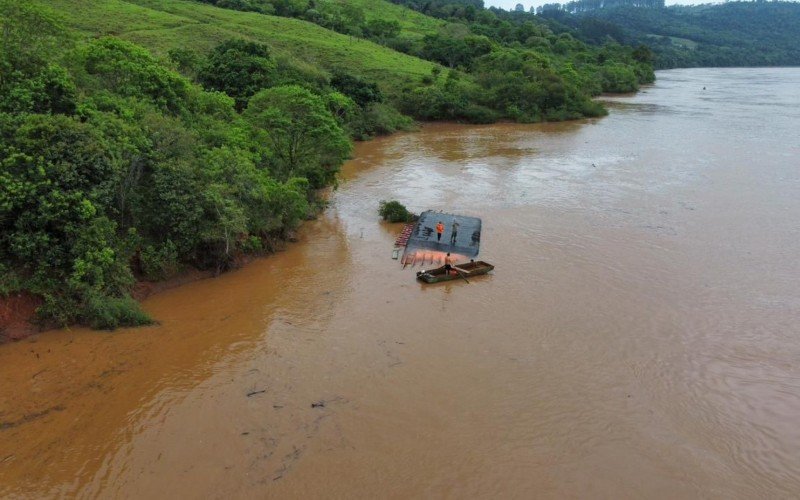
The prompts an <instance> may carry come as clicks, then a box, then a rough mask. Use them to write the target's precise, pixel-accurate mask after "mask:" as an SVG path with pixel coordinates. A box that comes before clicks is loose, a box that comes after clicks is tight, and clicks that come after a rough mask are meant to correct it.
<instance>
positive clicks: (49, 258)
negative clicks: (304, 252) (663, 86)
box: [0, 0, 652, 336]
mask: <svg viewBox="0 0 800 500" xmlns="http://www.w3.org/2000/svg"><path fill="white" fill-rule="evenodd" d="M122 4H124V7H125V10H124V12H119V13H117V12H115V11H114V10H113V9H115V8H119V7H120V5H122ZM393 7H395V8H399V7H397V6H393ZM157 8H163V9H166V8H167V7H164V6H163V5H162V4H161V3H158V2H148V1H146V0H141V1H131V2H129V3H126V2H118V1H111V0H108V1H99V2H97V5H96V6H94V7H93V8H92V9H91V10H90V11H86V10H80V9H78V8H77V4H76V2H75V1H74V0H54V1H52V2H37V1H32V2H22V3H20V2H13V1H11V0H0V36H2V44H1V45H0V336H2V335H3V330H4V329H6V330H8V328H9V325H10V324H12V323H15V322H16V323H19V320H20V315H25V314H31V312H32V311H34V310H35V315H34V319H35V321H36V322H38V324H39V325H42V326H61V325H68V324H76V323H77V324H84V325H89V326H91V327H94V328H102V329H113V328H116V327H120V326H133V325H143V324H148V323H150V322H151V321H152V319H151V318H149V317H148V316H147V314H145V313H144V312H143V311H142V309H141V308H140V306H139V304H138V302H137V301H136V300H134V298H133V291H134V286H135V284H136V283H137V282H158V281H164V280H170V279H175V277H176V276H180V275H182V274H184V273H186V271H187V270H200V271H202V272H205V273H210V274H215V273H219V272H223V271H225V270H227V269H229V268H231V267H233V266H235V265H237V263H239V262H241V261H242V260H243V259H245V258H246V256H247V255H259V254H263V253H265V252H270V251H274V250H275V249H276V247H277V246H278V245H279V242H281V241H282V240H284V239H286V238H287V237H289V236H290V235H291V234H292V233H293V231H295V230H296V228H297V227H298V225H299V224H300V223H301V222H302V221H303V220H305V219H307V218H309V217H310V216H313V213H314V211H315V210H317V209H319V207H320V206H321V202H320V201H319V200H318V198H317V196H316V193H317V192H318V191H319V190H320V189H322V188H325V187H326V186H330V185H332V184H334V183H335V180H336V174H337V172H338V170H339V168H340V166H341V165H342V163H343V162H344V161H345V160H346V159H347V158H349V156H350V155H351V151H352V140H353V139H356V140H358V139H366V138H369V137H373V136H375V135H379V134H387V133H392V132H394V131H397V130H405V129H409V128H410V127H412V125H413V121H412V118H411V117H409V116H408V114H411V115H412V116H414V117H416V118H421V119H453V118H456V119H464V120H467V121H475V122H486V121H493V120H496V119H499V118H513V119H517V120H520V121H538V120H542V119H567V118H578V117H582V116H595V115H599V114H602V113H603V110H602V107H601V106H600V105H599V104H597V103H594V102H592V101H591V99H590V96H591V95H593V94H595V93H597V92H600V91H602V90H608V89H606V88H604V86H605V84H603V83H597V82H595V81H593V80H592V78H593V76H592V75H595V76H597V75H601V73H602V74H605V75H606V76H603V77H602V78H606V79H611V80H613V79H615V78H619V79H621V80H620V81H624V80H626V79H631V78H632V80H631V81H630V82H629V83H631V85H633V84H634V83H636V85H638V82H640V81H646V80H647V79H648V78H649V76H648V74H652V69H651V68H650V67H649V66H648V65H647V63H646V62H642V61H639V62H637V61H636V60H635V59H634V58H633V55H632V54H633V53H634V51H633V50H631V49H629V48H627V47H623V46H619V45H614V46H609V47H595V48H591V49H590V48H587V47H588V46H585V45H577V44H578V43H579V42H577V41H575V40H574V39H567V38H564V37H562V36H561V35H559V37H560V38H559V40H560V41H563V42H564V44H566V45H564V44H562V46H564V47H567V46H573V45H574V46H575V47H583V48H582V49H581V50H582V51H584V55H585V56H587V57H595V56H596V55H597V54H601V53H604V54H606V56H605V57H606V59H604V61H611V62H610V63H609V64H608V65H605V64H604V63H601V64H600V65H599V66H598V65H597V61H596V60H595V59H593V61H594V62H592V63H591V64H590V65H589V66H591V67H592V68H594V69H592V70H591V71H590V70H588V69H586V68H585V67H583V66H581V64H579V63H578V62H577V61H578V59H575V61H573V62H574V63H575V64H573V62H570V61H569V60H568V55H569V54H570V50H571V49H569V48H568V47H567V48H564V54H562V56H559V57H555V56H552V55H551V54H550V52H543V53H542V54H543V55H542V54H539V55H537V52H536V51H534V50H532V49H530V48H529V47H524V46H521V45H519V44H514V43H511V42H509V43H505V42H504V43H501V42H498V41H497V40H495V39H493V38H491V37H485V38H486V39H485V40H484V39H483V38H480V37H478V38H479V39H474V40H473V38H470V37H475V36H476V35H473V34H469V33H471V32H469V31H468V32H460V34H458V35H454V36H456V37H461V38H458V39H459V40H461V41H462V42H463V43H466V44H467V45H468V46H470V47H472V48H473V49H474V50H473V52H471V53H470V54H471V55H469V56H465V57H466V59H464V60H463V61H460V62H452V64H446V65H445V64H444V63H445V62H446V61H443V60H441V57H443V56H441V57H440V56H438V55H436V54H440V52H437V51H436V50H434V45H435V44H436V43H439V42H437V41H436V40H433V39H428V40H427V41H425V39H419V40H418V43H421V44H423V46H424V47H427V49H425V50H426V51H428V52H427V53H428V54H429V57H430V58H431V59H432V60H434V61H435V62H431V61H424V60H422V59H420V58H417V57H413V56H411V55H408V54H401V53H399V52H396V51H394V50H393V49H391V48H387V47H386V46H384V45H381V44H376V43H373V42H370V41H366V40H364V39H358V40H356V41H355V42H353V41H352V38H353V35H352V34H350V35H343V34H339V33H336V32H333V31H330V30H329V29H327V28H324V27H320V26H317V25H315V24H311V23H308V22H306V21H301V20H296V19H283V18H275V17H274V16H269V15H266V14H260V13H255V14H253V13H243V12H238V11H232V10H227V9H221V8H217V7H213V6H210V5H207V4H204V3H195V2H188V1H181V0H176V1H175V2H172V3H171V4H170V6H169V8H170V9H172V11H171V12H170V13H169V16H171V17H169V21H170V22H171V23H175V22H180V19H183V18H181V17H180V16H189V17H186V19H189V21H187V23H189V24H188V25H189V26H194V25H195V24H196V23H193V22H190V21H191V19H190V16H192V15H203V16H206V19H210V20H211V21H209V22H218V23H219V25H220V26H221V27H225V29H222V28H220V30H221V31H219V32H215V33H214V35H213V36H212V35H206V36H207V38H209V37H210V38H211V39H213V43H212V42H211V41H209V40H204V41H203V40H201V41H203V43H200V45H201V46H205V47H206V48H207V50H205V51H203V52H196V51H194V50H190V49H187V48H185V47H186V46H189V45H190V44H188V43H184V42H185V41H183V40H174V39H171V38H170V39H169V40H168V41H169V43H167V41H166V40H164V39H161V38H159V36H162V35H163V36H172V35H173V34H174V31H175V30H173V29H171V28H170V29H169V30H166V31H164V30H158V29H155V27H154V29H153V31H152V33H153V34H152V35H151V38H147V39H146V40H145V41H143V42H142V43H143V44H144V45H140V44H138V43H134V42H132V41H130V40H126V39H125V38H126V37H125V36H124V33H121V34H120V36H106V35H105V34H104V33H105V31H106V30H107V28H108V27H107V26H106V25H105V24H102V23H106V22H108V19H114V18H115V17H116V16H121V17H122V18H124V19H125V22H126V23H128V24H132V25H136V24H137V23H139V24H140V23H142V22H147V23H154V24H158V23H159V22H160V18H159V17H158V16H160V15H164V16H165V17H167V13H166V12H163V11H159V10H157ZM154 9H155V10H154ZM409 12H411V11H409ZM198 13H199V14H198ZM126 16H127V17H126ZM137 16H138V17H137ZM214 16H217V17H216V19H218V21H214V19H215V17H214ZM77 18H80V21H81V23H80V26H79V27H76V25H75V24H73V23H74V22H75V20H76V19H77ZM176 19H178V21H176ZM237 22H241V23H243V25H247V26H251V29H249V30H243V31H248V32H249V33H261V32H260V31H259V30H258V27H259V26H261V25H262V23H263V24H267V25H270V23H273V24H274V23H289V24H286V26H289V27H291V28H292V29H296V30H299V31H300V32H302V33H304V35H303V36H306V35H308V36H312V38H309V40H311V41H310V42H309V43H308V44H307V45H305V46H303V47H305V48H304V50H310V49H308V47H312V48H313V47H314V46H315V45H314V43H320V44H321V43H322V42H321V41H320V40H321V39H322V37H323V35H324V37H326V38H325V39H326V40H328V39H333V40H334V41H341V40H343V39H344V40H347V39H351V42H350V43H360V44H367V45H365V46H364V47H366V48H364V49H359V50H367V51H372V52H365V53H373V52H374V55H375V59H370V58H369V57H363V56H362V55H359V54H357V53H356V54H354V55H352V56H351V57H350V58H349V59H344V60H343V61H339V63H337V64H333V63H331V64H328V65H327V66H326V65H325V64H322V63H320V64H314V65H312V64H310V63H309V62H307V61H306V60H305V59H303V58H302V57H295V56H293V53H292V52H291V50H292V47H289V48H287V45H286V44H285V40H277V39H276V40H270V39H268V38H267V39H262V38H264V37H266V36H267V35H264V36H263V37H262V38H259V37H258V36H252V35H251V36H248V37H245V38H243V37H238V36H230V37H228V36H222V37H220V36H219V35H220V34H222V35H227V34H231V35H234V34H235V33H234V32H232V31H231V30H230V26H236V23H237ZM387 22H388V21H387ZM93 23H97V24H96V25H95V24H93ZM317 24H319V23H317ZM92 26H94V27H92ZM447 29H453V28H447ZM339 31H341V30H339ZM164 32H168V33H169V35H165V34H163V33H164ZM287 32H289V31H288V28H287V29H286V30H284V31H280V32H276V33H282V34H284V35H285V33H287ZM160 33H161V35H160ZM263 33H272V31H269V30H265V31H264V32H263ZM465 33H467V34H465ZM543 34H545V35H546V33H545V32H543ZM362 35H363V33H362ZM551 35H552V34H551ZM551 35H548V36H551ZM259 36H260V35H259ZM276 36H277V35H276ZM427 36H428V35H426V37H427ZM552 36H555V35H552ZM313 37H317V38H313ZM337 37H339V38H337ZM314 40H316V42H314ZM386 40H388V37H387V38H386ZM386 40H384V42H385V43H388V41H386ZM439 41H441V40H439ZM145 42H147V43H145ZM266 42H271V43H272V44H274V45H275V46H277V47H278V50H275V49H273V47H272V45H271V43H266ZM148 43H150V44H152V46H148ZM475 44H477V46H475ZM487 44H488V45H487ZM570 44H572V45H570ZM320 47H321V45H320V46H318V47H317V49H319V50H323V49H321V48H320ZM476 47H477V48H476ZM295 48H296V47H295ZM296 49H297V48H296ZM441 49H442V50H445V49H444V48H441ZM297 50H299V49H297ZM324 50H330V51H332V53H335V52H336V50H337V49H336V47H335V46H334V47H331V48H329V49H324ZM324 50H323V52H322V53H323V54H325V53H327V52H324ZM437 50H438V49H437ZM387 58H394V59H392V61H391V63H390V66H391V68H392V69H391V70H385V71H384V72H385V73H386V75H385V76H386V77H385V79H382V80H378V79H372V78H370V75H371V74H373V73H371V72H375V71H376V69H375V68H376V67H379V66H380V65H382V64H384V63H383V62H382V61H383V60H384V59H387ZM440 63H442V64H440ZM578 67H581V68H583V69H576V68H578ZM598 68H600V69H598ZM648 68H649V73H648V72H647V71H648ZM381 71H383V70H381ZM593 71H599V72H600V73H593ZM617 71H619V74H616V73H615V72H617ZM603 72H605V73H603ZM637 75H639V76H637ZM598 78H601V77H598ZM603 81H605V80H603ZM623 87H624V85H623ZM487 90H490V91H491V92H489V93H487ZM621 90H631V89H629V88H627V87H624V88H621ZM480 96H484V97H480ZM485 96H489V97H485ZM404 111H405V112H406V114H404V113H403V112H404ZM6 336H9V333H8V331H6Z"/></svg>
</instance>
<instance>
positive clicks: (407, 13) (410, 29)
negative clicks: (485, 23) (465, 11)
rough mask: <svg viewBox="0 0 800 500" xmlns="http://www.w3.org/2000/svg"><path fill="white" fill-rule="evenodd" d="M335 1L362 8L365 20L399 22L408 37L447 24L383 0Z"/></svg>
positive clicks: (418, 36) (428, 31)
mask: <svg viewBox="0 0 800 500" xmlns="http://www.w3.org/2000/svg"><path fill="white" fill-rule="evenodd" d="M334 1H335V2H336V3H340V4H348V5H353V6H355V7H359V8H361V9H363V11H364V15H365V16H366V18H367V20H368V21H369V20H371V19H384V20H386V21H397V22H398V23H400V27H401V28H402V33H403V35H404V36H408V37H409V38H422V37H423V36H425V35H429V34H431V33H435V32H436V31H437V30H438V29H439V28H440V27H442V26H444V25H446V24H447V22H445V21H441V20H439V19H435V18H433V17H429V16H426V15H424V14H421V13H419V12H417V11H415V10H411V9H409V8H406V7H403V6H401V5H397V4H394V3H392V2H387V1H385V0H334Z"/></svg>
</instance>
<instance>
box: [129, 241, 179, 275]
mask: <svg viewBox="0 0 800 500" xmlns="http://www.w3.org/2000/svg"><path fill="white" fill-rule="evenodd" d="M139 262H140V264H141V266H142V273H144V275H145V277H146V278H147V279H149V280H151V281H157V280H163V279H166V278H169V277H170V276H172V275H173V274H175V273H176V272H177V271H178V269H179V264H178V247H176V246H175V244H174V243H172V241H171V240H167V241H165V242H164V243H163V244H161V245H147V246H146V247H144V248H143V249H142V250H141V252H140V253H139Z"/></svg>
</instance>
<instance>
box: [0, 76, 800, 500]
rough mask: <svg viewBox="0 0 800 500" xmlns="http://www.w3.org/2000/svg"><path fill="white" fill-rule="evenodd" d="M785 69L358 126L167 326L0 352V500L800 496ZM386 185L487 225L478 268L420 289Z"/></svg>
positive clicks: (160, 300) (793, 205) (161, 307)
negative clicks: (617, 103) (484, 269)
mask: <svg viewBox="0 0 800 500" xmlns="http://www.w3.org/2000/svg"><path fill="white" fill-rule="evenodd" d="M799 80H800V73H798V72H797V70H774V69H764V70H738V71H733V70H724V71H711V70H707V71H701V70H689V71H682V72H668V73H666V74H665V75H663V76H661V77H660V79H659V84H658V85H657V86H656V87H654V88H653V89H652V90H651V91H650V92H648V93H647V94H646V95H639V96H636V97H633V98H631V102H632V103H633V104H634V105H632V106H626V107H623V109H621V110H620V111H619V112H617V113H612V115H611V116H609V117H608V118H606V119H604V120H595V121H586V122H584V123H581V124H566V123H565V124H547V125H535V126H521V125H511V124H501V125H497V126H487V127H465V126H455V125H442V126H437V125H434V126H426V127H424V128H423V129H422V131H421V132H420V133H417V134H401V135H398V136H394V137H390V138H383V139H378V140H376V141H374V142H370V143H361V144H359V145H358V146H357V151H356V158H355V159H354V160H353V161H352V162H349V163H348V164H347V165H346V167H345V169H344V172H343V181H342V183H341V185H340V187H339V189H338V190H337V191H336V192H335V193H334V194H333V196H332V198H331V206H330V208H329V210H327V211H326V212H325V214H324V215H323V216H322V217H320V219H319V220H317V221H314V222H311V223H309V224H306V225H305V226H304V227H303V228H302V230H301V232H300V235H299V239H300V241H299V243H298V244H295V245H289V246H288V248H287V249H286V251H284V252H281V253H278V254H276V255H274V256H271V257H269V258H266V259H259V260H256V261H255V262H253V263H251V264H250V265H248V266H246V267H244V268H243V269H240V270H237V271H234V272H232V273H229V274H225V275H222V276H220V277H219V278H216V279H213V280H200V281H197V282H194V283H190V284H187V285H185V286H181V287H178V288H174V289H171V290H167V291H164V292H163V293H159V294H157V295H154V296H152V297H149V298H148V299H146V300H145V301H144V302H143V306H144V308H145V309H146V310H147V312H148V313H150V314H151V315H153V316H154V317H156V318H158V319H159V320H160V321H161V324H160V325H158V326H151V327H145V328H140V329H123V330H120V331H118V332H115V333H107V332H94V331H90V330H85V329H80V328H76V329H69V330H59V331H55V332H48V333H47V334H45V335H38V336H34V337H31V338H29V339H26V340H24V341H21V342H18V343H15V344H9V345H5V346H2V348H0V496H3V497H14V496H22V497H43V496H59V495H63V496H84V497H92V496H103V497H122V498H167V497H180V498H187V497H189V498H191V497H208V496H216V497H257V498H263V497H275V498H284V497H291V498H294V497H310V498H319V497H387V496H389V497H431V496H434V497H443V496H451V497H469V498H476V497H477V498H497V497H503V498H505V497H516V498H527V497H530V496H531V495H532V494H535V495H536V496H539V497H543V498H564V497H571V498H574V497H604V498H609V497H613V498H642V497H646V498H675V497H704V496H705V497H714V498H764V497H773V498H774V497H782V498H787V497H793V496H796V492H797V491H800V474H798V470H800V458H799V457H800V433H798V430H797V426H796V417H797V415H798V414H800V376H799V375H798V373H797V369H796V368H795V366H796V363H795V361H796V359H798V357H800V342H798V337H797V336H796V335H795V333H796V331H797V325H798V321H799V320H798V315H797V310H798V309H797V307H798V305H799V304H800V296H799V295H798V289H797V286H796V285H797V282H798V281H800V267H798V265H797V259H796V258H794V257H795V256H796V255H797V254H798V253H800V248H799V247H798V242H800V234H798V230H800V228H798V226H797V224H796V217H795V214H796V213H797V211H798V210H800V207H799V206H798V203H800V197H798V196H796V187H797V186H798V184H797V182H798V177H797V171H796V169H794V168H793V166H792V165H789V161H788V158H792V157H794V155H795V153H797V151H796V149H797V148H796V141H795V142H793V138H794V135H795V126H794V124H795V123H796V120H797V118H798V116H797V115H796V113H795V114H792V113H794V111H793V109H794V108H791V106H787V105H785V104H781V103H783V102H784V101H786V102H789V103H792V102H795V103H796V97H795V96H796V95H797V94H796V92H797V89H798V88H800V85H797V82H798V81H799ZM698 81H703V82H706V83H707V82H709V81H713V83H714V88H715V89H716V92H726V93H725V94H724V95H723V96H724V97H725V102H726V105H725V106H722V107H720V106H718V105H717V104H715V103H714V102H709V101H706V100H705V99H707V98H708V95H707V94H708V93H706V95H703V96H699V97H698V96H696V95H694V94H692V93H691V92H687V89H691V88H696V87H697V82H698ZM781 82H783V85H782V86H781V85H780V83H781ZM759 89H760V90H759ZM754 91H761V92H764V93H766V94H769V95H771V96H772V100H773V101H775V104H774V105H772V104H764V105H758V106H756V105H755V104H751V103H750V101H749V100H748V99H744V98H741V97H742V95H743V94H745V95H750V94H751V93H752V92H754ZM717 96H718V98H720V94H717ZM732 103H736V104H735V105H734V104H732ZM764 106H767V108H764ZM776 106H777V108H776ZM767 112H769V113H767ZM767 115H770V116H769V127H768V128H767V127H765V125H764V122H763V121H762V118H763V117H765V116H767ZM734 117H735V119H734ZM698 123H702V124H703V126H702V127H699V126H698ZM712 125H713V126H712ZM687 131H692V133H687ZM381 199H398V200H400V201H401V202H403V203H404V204H406V205H407V206H408V207H409V209H411V210H413V211H415V212H419V211H421V210H423V209H434V210H439V209H446V210H448V211H453V212H456V213H466V214H472V215H476V216H480V217H481V218H482V220H483V233H482V244H481V254H480V257H479V258H481V259H485V260H487V261H490V262H491V263H492V264H495V265H496V266H497V267H496V269H495V272H494V275H489V276H484V277H479V278H475V279H470V280H469V281H470V283H469V284H467V283H464V282H463V281H460V280H459V281H452V282H447V283H443V284H441V285H436V286H426V285H422V284H418V283H416V281H415V279H414V275H415V271H417V270H419V267H418V266H417V267H414V268H410V269H409V268H407V269H406V270H405V271H404V270H402V269H401V265H400V264H399V262H398V261H394V260H391V248H392V243H393V241H394V239H395V236H396V233H397V232H398V231H399V230H400V228H401V227H402V225H390V224H385V223H380V222H378V221H377V214H376V213H375V211H376V210H377V205H378V201H379V200H381ZM532 492H533V493H532Z"/></svg>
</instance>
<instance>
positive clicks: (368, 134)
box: [346, 102, 414, 141]
mask: <svg viewBox="0 0 800 500" xmlns="http://www.w3.org/2000/svg"><path fill="white" fill-rule="evenodd" d="M346 127H347V130H348V131H349V132H350V135H351V136H352V137H354V138H356V139H358V140H362V141H363V140H367V139H370V138H372V137H375V136H378V135H387V134H392V133H394V132H397V131H398V130H411V129H412V128H413V127H414V121H413V120H412V119H411V118H409V117H408V116H406V115H404V114H402V113H400V112H399V111H397V110H396V109H395V108H393V107H392V106H389V105H388V104H385V103H377V102H376V103H373V104H370V105H369V106H367V107H366V108H359V109H358V111H357V112H356V114H355V115H354V116H353V117H351V118H350V119H349V120H348V121H347V123H346Z"/></svg>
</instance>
